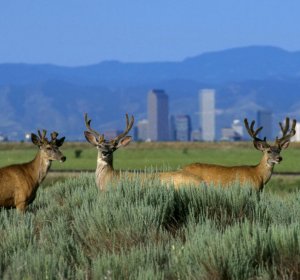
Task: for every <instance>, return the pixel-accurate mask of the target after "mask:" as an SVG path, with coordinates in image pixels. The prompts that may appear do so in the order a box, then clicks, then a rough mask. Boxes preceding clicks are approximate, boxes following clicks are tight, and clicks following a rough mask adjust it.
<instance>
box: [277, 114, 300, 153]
mask: <svg viewBox="0 0 300 280" xmlns="http://www.w3.org/2000/svg"><path fill="white" fill-rule="evenodd" d="M296 123H297V122H296V120H293V123H292V128H291V130H290V132H289V129H290V119H289V118H286V119H285V126H283V125H282V123H281V122H279V126H280V129H281V132H282V136H281V138H278V137H276V140H275V143H276V144H277V145H278V146H279V147H281V146H282V145H283V144H284V143H285V142H286V141H289V140H290V138H292V137H293V136H294V135H295V134H296V129H295V128H296Z"/></svg>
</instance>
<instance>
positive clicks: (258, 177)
mask: <svg viewBox="0 0 300 280" xmlns="http://www.w3.org/2000/svg"><path fill="white" fill-rule="evenodd" d="M244 123H245V127H246V129H247V132H248V134H249V135H250V137H251V138H252V140H253V145H254V147H255V148H256V149H257V150H259V151H261V152H263V156H262V158H261V160H260V162H259V163H258V164H257V165H253V166H247V165H243V166H222V165H215V164H206V163H192V164H189V165H186V166H184V167H183V170H185V171H187V172H189V173H191V174H194V175H196V176H199V177H200V178H202V179H203V181H204V182H205V184H207V185H220V186H221V187H229V186H230V185H232V184H234V183H235V182H238V183H240V184H241V185H245V184H250V185H251V186H252V187H253V188H254V189H255V190H257V191H262V190H263V188H264V186H265V185H266V184H267V183H268V181H269V180H270V178H271V176H272V173H273V168H274V165H275V164H279V163H280V162H281V161H282V157H281V156H280V152H281V150H282V149H286V148H287V147H288V146H289V143H290V139H291V137H293V136H294V135H295V133H296V130H295V127H296V120H293V122H292V127H291V129H289V126H290V120H289V118H286V120H285V126H283V125H282V123H281V122H280V123H279V125H280V128H281V131H282V136H281V137H280V138H278V137H276V140H275V143H274V144H273V145H270V144H268V143H267V139H266V137H264V139H260V138H258V137H257V135H258V133H259V132H260V131H261V130H262V129H263V127H259V128H258V129H256V130H255V129H254V125H255V121H252V122H251V125H250V126H249V123H248V120H247V119H245V120H244Z"/></svg>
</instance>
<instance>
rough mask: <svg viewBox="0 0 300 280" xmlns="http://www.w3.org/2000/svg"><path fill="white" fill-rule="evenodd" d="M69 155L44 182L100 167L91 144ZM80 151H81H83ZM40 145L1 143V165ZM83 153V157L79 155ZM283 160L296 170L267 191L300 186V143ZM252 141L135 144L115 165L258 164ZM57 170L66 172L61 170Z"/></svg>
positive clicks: (284, 167) (26, 156) (73, 147)
mask: <svg viewBox="0 0 300 280" xmlns="http://www.w3.org/2000/svg"><path fill="white" fill-rule="evenodd" d="M61 150H62V151H63V153H64V154H65V155H66V156H67V160H66V161H65V162H64V163H59V162H53V164H52V167H51V170H50V171H51V172H50V174H48V176H47V178H46V180H45V182H44V185H47V186H48V185H51V184H52V183H54V182H56V181H61V180H65V179H66V178H68V177H69V176H76V175H78V173H72V172H68V171H90V172H94V171H95V168H96V159H97V150H96V149H95V148H94V147H92V146H91V145H90V144H88V143H85V142H83V143H68V142H66V143H65V144H64V145H63V147H62V148H61ZM79 151H80V152H79ZM36 152H37V148H36V147H35V146H34V145H32V144H31V143H2V144H0V167H2V166H6V165H9V164H13V163H20V162H26V161H29V160H31V159H32V158H33V157H34V156H35V153H36ZM76 153H77V154H78V153H80V156H78V155H77V156H76ZM281 154H282V156H283V161H282V162H281V163H280V164H278V165H276V166H275V168H274V173H279V174H280V173H282V172H285V173H286V172H288V173H295V174H296V175H294V176H293V175H292V174H291V175H290V176H284V177H283V176H280V175H276V176H273V177H272V178H271V180H270V182H269V183H268V185H267V187H266V188H265V189H266V191H279V192H285V191H288V192H290V191H293V190H297V189H299V188H300V176H298V175H297V173H299V174H300V144H298V143H291V144H290V147H289V148H288V149H287V150H283V151H282V153H281ZM261 155H262V153H261V152H260V151H257V150H256V149H255V148H254V147H253V144H252V143H251V142H240V143H236V142H234V143H228V142H223V143H222V142H221V143H182V142H175V143H174V142H173V143H168V142H167V143H139V142H135V143H131V144H130V145H129V146H127V147H126V148H124V149H119V150H118V151H116V152H115V153H114V167H115V169H121V170H141V171H144V170H145V169H149V168H150V169H154V170H176V169H178V168H180V167H181V166H184V165H185V164H189V163H192V162H206V163H216V164H222V165H242V164H244V165H254V164H257V163H258V162H259V161H260V159H261ZM54 171H64V172H66V173H59V172H54Z"/></svg>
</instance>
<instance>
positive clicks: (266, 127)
mask: <svg viewBox="0 0 300 280" xmlns="http://www.w3.org/2000/svg"><path fill="white" fill-rule="evenodd" d="M261 126H262V127H263V129H262V131H261V132H260V133H259V134H258V137H259V138H261V139H263V138H264V137H267V140H271V139H272V112H270V111H262V110H261V111H258V112H257V128H258V127H261Z"/></svg>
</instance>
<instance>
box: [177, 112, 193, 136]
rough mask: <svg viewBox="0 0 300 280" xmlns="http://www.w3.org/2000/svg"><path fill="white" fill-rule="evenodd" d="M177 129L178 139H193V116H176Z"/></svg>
mask: <svg viewBox="0 0 300 280" xmlns="http://www.w3.org/2000/svg"><path fill="white" fill-rule="evenodd" d="M175 130H176V140H177V141H191V131H192V125H191V118H190V116H188V115H179V116H176V117H175Z"/></svg>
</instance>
